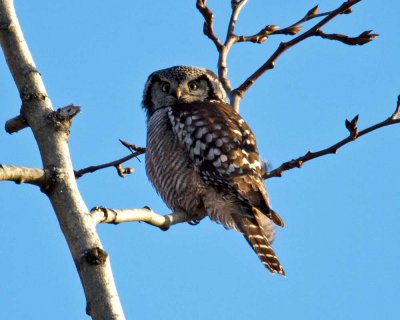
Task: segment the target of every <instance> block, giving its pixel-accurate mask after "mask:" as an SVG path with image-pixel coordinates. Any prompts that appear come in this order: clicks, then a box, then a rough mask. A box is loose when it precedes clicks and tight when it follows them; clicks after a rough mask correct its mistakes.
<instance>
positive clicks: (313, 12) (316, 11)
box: [305, 5, 318, 18]
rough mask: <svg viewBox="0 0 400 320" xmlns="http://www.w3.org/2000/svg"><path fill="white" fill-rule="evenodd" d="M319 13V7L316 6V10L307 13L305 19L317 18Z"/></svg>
mask: <svg viewBox="0 0 400 320" xmlns="http://www.w3.org/2000/svg"><path fill="white" fill-rule="evenodd" d="M317 13H318V5H316V6H315V7H314V8H312V9H310V10H309V11H308V12H307V14H306V16H305V18H311V17H313V16H315V15H316V14H317Z"/></svg>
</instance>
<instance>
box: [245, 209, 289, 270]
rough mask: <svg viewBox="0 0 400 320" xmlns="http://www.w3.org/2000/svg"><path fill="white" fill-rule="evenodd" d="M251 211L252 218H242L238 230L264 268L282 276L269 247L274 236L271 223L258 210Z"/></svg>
mask: <svg viewBox="0 0 400 320" xmlns="http://www.w3.org/2000/svg"><path fill="white" fill-rule="evenodd" d="M252 211H253V215H254V216H250V215H246V216H244V217H243V218H242V221H241V223H240V224H239V225H240V227H239V228H240V229H242V230H241V231H242V233H243V235H244V237H245V239H246V240H247V242H248V243H249V244H250V246H251V247H252V248H253V250H254V251H255V252H256V253H257V255H258V257H259V258H260V260H261V262H262V263H263V264H264V266H265V267H266V268H267V269H268V270H269V271H271V272H272V273H278V274H280V275H282V276H284V275H285V271H284V270H283V268H282V266H281V264H280V262H279V260H278V258H277V257H276V254H275V252H274V250H273V249H272V246H271V242H272V241H273V239H274V234H275V230H274V226H273V223H272V221H271V220H269V219H268V218H266V216H265V215H264V214H263V213H262V212H261V211H259V210H258V209H256V208H254V207H253V208H252Z"/></svg>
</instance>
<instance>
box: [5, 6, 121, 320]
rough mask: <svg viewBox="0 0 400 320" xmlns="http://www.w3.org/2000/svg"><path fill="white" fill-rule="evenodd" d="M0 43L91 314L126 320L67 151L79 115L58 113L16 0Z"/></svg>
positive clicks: (47, 189) (99, 317) (9, 7)
mask: <svg viewBox="0 0 400 320" xmlns="http://www.w3.org/2000/svg"><path fill="white" fill-rule="evenodd" d="M0 44H1V47H2V49H3V52H4V55H5V57H6V61H7V64H8V67H9V69H10V71H11V74H12V76H13V78H14V81H15V83H16V86H17V88H18V90H19V93H20V97H21V100H22V109H21V116H22V117H23V118H25V119H26V120H27V123H29V125H30V127H31V129H32V132H33V134H34V136H35V139H36V141H37V143H38V147H39V151H40V155H41V158H42V162H43V166H44V170H45V172H46V173H47V174H48V181H49V182H51V183H48V184H47V187H46V188H45V189H44V190H43V191H44V192H45V193H46V194H47V196H48V197H49V200H50V201H51V204H52V206H53V208H54V211H55V213H56V215H57V218H58V221H59V223H60V226H61V229H62V231H63V233H64V236H65V238H66V240H67V243H68V246H69V249H70V251H71V253H72V256H73V258H74V262H75V265H76V267H77V271H78V273H79V276H80V278H81V281H82V284H83V287H84V291H85V295H86V299H87V313H88V314H90V315H91V316H92V318H93V319H124V318H125V317H124V314H123V311H122V307H121V304H120V301H119V298H118V293H117V290H116V287H115V283H114V279H113V276H112V271H111V266H110V261H109V259H108V255H107V253H106V252H105V251H104V250H103V249H102V244H101V242H100V239H99V238H98V236H97V233H96V230H95V225H94V224H93V221H92V219H91V217H90V215H89V214H88V212H89V210H88V209H87V207H86V205H85V203H84V201H83V199H82V197H81V195H80V193H79V190H78V188H77V185H76V180H75V176H74V172H73V168H72V163H71V158H70V154H69V149H68V135H69V127H70V124H71V119H72V117H73V113H74V112H72V113H71V114H70V113H69V112H68V111H67V110H61V111H58V112H56V111H54V110H53V107H52V104H51V101H50V99H48V97H47V92H46V89H45V86H44V84H43V81H42V78H41V76H40V73H39V72H38V71H37V69H36V66H35V63H34V61H33V58H32V56H31V53H30V51H29V48H28V46H27V43H26V41H25V39H24V36H23V33H22V30H21V28H20V25H19V22H18V19H17V16H16V13H15V9H14V6H13V1H12V0H0ZM64 111H67V112H66V114H65V113H64ZM71 111H73V110H71ZM70 116H71V117H70ZM60 195H62V196H60Z"/></svg>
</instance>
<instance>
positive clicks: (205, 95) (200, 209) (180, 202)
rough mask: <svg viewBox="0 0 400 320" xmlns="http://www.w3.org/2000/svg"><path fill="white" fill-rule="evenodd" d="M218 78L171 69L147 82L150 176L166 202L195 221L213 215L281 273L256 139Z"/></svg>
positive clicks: (203, 72) (277, 219)
mask: <svg viewBox="0 0 400 320" xmlns="http://www.w3.org/2000/svg"><path fill="white" fill-rule="evenodd" d="M225 100H226V94H225V91H224V90H223V88H222V85H221V83H220V82H219V80H218V78H217V77H216V75H215V74H214V73H212V72H211V71H209V70H206V69H202V68H197V67H184V66H178V67H172V68H168V69H164V70H160V71H156V72H154V73H152V74H151V75H150V77H149V79H148V81H147V83H146V86H145V90H144V96H143V107H144V108H145V110H146V111H147V116H148V117H147V150H146V172H147V175H148V177H149V179H150V181H151V182H152V183H153V185H154V186H155V188H156V190H157V192H158V193H159V194H160V195H161V197H162V198H163V200H164V201H165V203H166V204H167V205H168V206H169V207H170V208H171V209H172V210H173V211H175V212H178V211H183V212H185V213H186V214H188V217H189V219H190V220H196V219H201V218H202V217H204V216H205V215H208V216H209V217H210V218H211V219H212V220H214V221H217V222H219V223H221V224H223V225H224V226H225V227H227V228H231V229H234V230H237V231H239V232H241V233H243V235H244V236H245V238H246V240H247V241H248V242H249V244H250V245H251V246H252V248H253V249H254V251H255V252H256V253H257V255H258V256H259V258H260V259H261V261H262V262H263V263H264V265H265V266H266V267H267V268H268V269H269V270H270V271H271V272H274V273H279V274H282V275H284V271H283V268H282V267H281V265H280V263H279V261H278V259H277V258H276V256H275V253H274V251H273V250H272V247H271V245H270V243H271V242H272V241H273V239H274V233H275V231H274V226H273V223H272V221H273V222H275V223H276V224H278V225H280V226H283V221H282V220H281V219H280V217H279V216H278V215H277V214H276V213H275V212H274V211H273V210H272V209H271V208H270V205H269V201H268V196H267V192H266V189H265V187H264V183H263V180H262V178H261V175H262V168H261V165H260V160H259V156H258V150H257V144H256V141H255V137H254V135H253V133H252V131H251V129H250V128H249V126H248V125H247V124H246V122H245V121H244V120H243V119H242V118H241V117H240V115H239V114H238V113H236V112H235V111H234V109H233V108H232V107H231V106H230V105H229V104H227V103H226V102H225Z"/></svg>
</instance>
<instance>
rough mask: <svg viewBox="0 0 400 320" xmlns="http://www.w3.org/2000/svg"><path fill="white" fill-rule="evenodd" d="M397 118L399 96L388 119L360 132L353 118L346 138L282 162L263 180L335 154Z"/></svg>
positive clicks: (355, 118) (348, 124)
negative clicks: (394, 108)
mask: <svg viewBox="0 0 400 320" xmlns="http://www.w3.org/2000/svg"><path fill="white" fill-rule="evenodd" d="M399 117H400V95H399V96H398V98H397V105H396V110H395V112H394V113H393V114H392V115H391V116H390V117H389V118H387V119H385V120H384V121H382V122H379V123H377V124H375V125H372V126H370V127H368V128H366V129H364V130H362V131H360V132H359V131H358V129H357V121H358V116H356V117H354V119H353V120H351V121H349V120H346V128H347V129H348V130H349V131H350V134H349V136H348V137H347V138H345V139H343V140H341V141H339V142H337V143H335V144H334V145H332V146H330V147H328V148H325V149H323V150H320V151H316V152H311V151H308V152H307V153H306V154H305V155H303V156H301V157H298V158H297V159H293V160H290V161H287V162H284V163H283V164H281V165H280V166H279V167H278V168H276V169H274V170H272V171H270V172H267V173H265V174H264V176H263V178H264V179H269V178H273V177H281V176H282V174H283V172H284V171H287V170H291V169H293V168H301V166H302V165H303V164H304V163H305V162H307V161H310V160H312V159H315V158H319V157H322V156H325V155H327V154H335V153H336V152H337V150H338V149H339V148H341V147H343V146H344V145H346V144H348V143H349V142H352V141H354V140H356V139H357V138H358V137H361V136H363V135H365V134H367V133H369V132H372V131H374V130H377V129H379V128H382V127H385V126H390V125H393V124H397V123H400V119H399Z"/></svg>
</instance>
